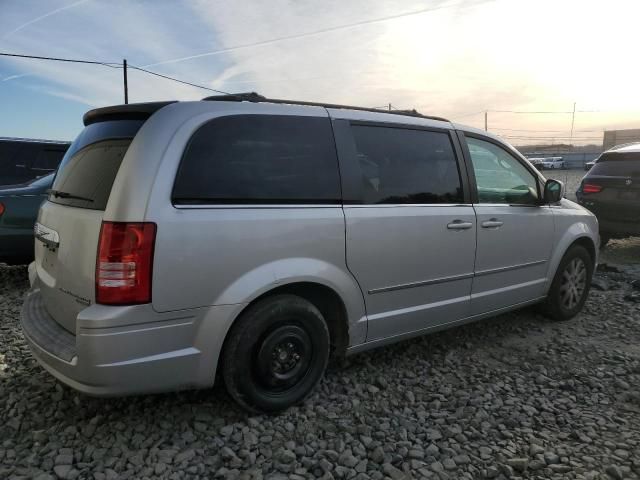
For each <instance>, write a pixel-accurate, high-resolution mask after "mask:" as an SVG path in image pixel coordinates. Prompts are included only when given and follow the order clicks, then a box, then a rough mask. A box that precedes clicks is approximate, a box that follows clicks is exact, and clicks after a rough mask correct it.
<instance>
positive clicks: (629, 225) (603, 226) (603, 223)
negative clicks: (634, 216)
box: [598, 217, 640, 237]
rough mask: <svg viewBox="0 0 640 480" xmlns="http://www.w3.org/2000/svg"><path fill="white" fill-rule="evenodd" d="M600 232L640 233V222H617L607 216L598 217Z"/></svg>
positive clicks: (626, 234)
mask: <svg viewBox="0 0 640 480" xmlns="http://www.w3.org/2000/svg"><path fill="white" fill-rule="evenodd" d="M598 222H599V223H600V232H602V233H603V234H605V233H606V234H608V235H611V236H614V237H615V236H616V235H619V236H630V235H640V222H617V221H615V220H608V219H606V218H602V217H598Z"/></svg>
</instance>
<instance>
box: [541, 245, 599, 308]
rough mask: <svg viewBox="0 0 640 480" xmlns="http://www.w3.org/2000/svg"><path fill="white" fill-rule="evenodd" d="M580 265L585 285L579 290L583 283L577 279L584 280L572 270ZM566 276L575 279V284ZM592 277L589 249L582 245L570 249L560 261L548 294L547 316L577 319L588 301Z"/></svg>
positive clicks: (591, 261)
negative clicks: (580, 284)
mask: <svg viewBox="0 0 640 480" xmlns="http://www.w3.org/2000/svg"><path fill="white" fill-rule="evenodd" d="M580 264H581V265H582V266H583V269H584V285H583V287H582V289H580V288H579V283H581V282H579V283H578V282H577V278H578V277H580V278H582V275H580V274H578V273H576V274H575V276H573V275H574V274H573V273H572V272H575V271H576V270H572V268H573V267H575V266H576V265H580ZM578 270H579V268H578ZM566 275H568V276H569V277H572V278H573V279H574V281H573V283H572V282H571V280H569V279H568V278H567V277H566ZM592 276H593V259H592V258H591V255H589V252H588V251H587V249H586V248H584V247H582V246H580V245H574V246H573V247H571V248H569V250H568V251H567V253H565V254H564V257H563V258H562V260H561V261H560V265H558V270H557V271H556V274H555V277H554V278H553V282H552V283H551V288H549V293H548V294H547V300H546V302H545V305H544V307H545V308H544V310H545V313H546V314H547V316H549V317H550V318H552V319H553V320H569V319H570V318H573V317H575V316H576V315H577V314H578V313H579V312H580V310H582V307H583V306H584V303H585V302H586V301H587V296H588V295H589V288H590V287H591V277H592ZM568 284H571V286H568ZM572 292H573V294H572Z"/></svg>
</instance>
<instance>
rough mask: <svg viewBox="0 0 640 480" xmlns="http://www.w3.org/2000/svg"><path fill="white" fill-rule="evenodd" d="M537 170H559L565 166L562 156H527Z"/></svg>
mask: <svg viewBox="0 0 640 480" xmlns="http://www.w3.org/2000/svg"><path fill="white" fill-rule="evenodd" d="M527 160H529V162H530V163H531V165H533V166H534V167H536V168H537V169H538V170H560V169H564V168H565V163H564V158H563V157H527Z"/></svg>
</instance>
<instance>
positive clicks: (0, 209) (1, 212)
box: [0, 202, 4, 217]
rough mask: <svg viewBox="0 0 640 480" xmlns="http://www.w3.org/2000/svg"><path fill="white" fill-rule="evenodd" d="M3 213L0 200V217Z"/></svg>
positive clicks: (2, 204)
mask: <svg viewBox="0 0 640 480" xmlns="http://www.w3.org/2000/svg"><path fill="white" fill-rule="evenodd" d="M3 213H4V203H2V202H0V217H1V216H2V214H3Z"/></svg>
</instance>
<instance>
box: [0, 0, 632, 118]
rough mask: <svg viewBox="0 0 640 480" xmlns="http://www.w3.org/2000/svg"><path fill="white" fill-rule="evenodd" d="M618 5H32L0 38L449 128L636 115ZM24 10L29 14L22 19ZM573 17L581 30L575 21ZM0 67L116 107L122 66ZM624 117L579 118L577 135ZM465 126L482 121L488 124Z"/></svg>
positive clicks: (70, 95) (184, 94)
mask: <svg viewBox="0 0 640 480" xmlns="http://www.w3.org/2000/svg"><path fill="white" fill-rule="evenodd" d="M43 4H44V3H41V4H39V5H43ZM612 4H615V8H614V7H611V8H607V9H604V8H601V6H598V5H599V3H598V2H597V1H595V0H584V1H581V2H576V1H569V2H554V1H553V0H537V1H534V0H522V1H520V2H513V1H510V0H478V1H464V2H463V1H459V0H458V1H456V0H431V1H425V0H407V1H405V2H401V3H398V2H384V1H382V0H351V1H349V2H344V1H343V0H324V1H323V2H313V1H311V0H295V1H294V0H271V1H270V2H262V1H258V0H246V1H243V2H229V1H210V0H192V1H190V2H179V3H178V2H158V1H150V0H138V1H136V2H130V1H126V0H114V1H110V2H89V1H86V2H75V3H71V4H69V5H66V6H62V7H60V8H58V9H55V10H52V11H50V12H48V13H45V14H44V15H43V14H42V10H43V9H42V8H40V7H39V5H38V4H36V7H38V9H37V11H36V10H35V9H34V8H33V6H31V4H24V5H27V6H24V5H18V4H17V3H15V4H11V3H9V4H7V5H6V6H5V5H3V15H2V18H0V28H3V29H4V30H7V31H8V33H7V34H5V35H4V37H3V38H2V50H4V51H12V52H20V53H23V52H24V53H28V54H36V55H38V54H46V55H51V56H59V57H71V58H86V59H91V60H99V61H106V62H120V61H121V60H122V59H123V58H127V60H128V62H129V64H130V65H137V66H145V65H146V66H148V65H151V67H149V68H150V69H151V70H154V71H157V72H158V73H161V74H164V75H169V76H174V77H177V78H180V79H184V80H186V81H189V82H193V83H197V84H202V85H206V86H208V87H210V88H214V89H217V90H222V91H230V92H242V91H250V90H255V91H257V92H259V93H262V94H264V95H266V96H270V97H275V98H293V99H300V100H317V101H325V102H330V103H346V104H358V105H364V106H375V105H384V104H387V103H389V102H391V103H392V104H393V105H394V106H395V107H397V108H417V109H418V110H420V111H423V112H425V113H431V114H436V115H442V116H448V117H451V118H456V117H458V116H462V115H464V114H467V113H470V112H481V111H484V110H513V109H521V110H540V109H544V110H567V109H570V108H571V106H572V104H573V102H574V101H577V102H578V108H579V109H581V108H582V109H627V110H632V109H636V110H640V100H638V99H637V98H639V97H637V96H636V95H635V90H636V88H635V84H634V83H633V82H634V79H635V78H637V75H636V72H635V70H636V67H635V65H634V64H633V62H628V58H627V56H628V49H624V48H618V47H619V45H633V44H634V42H635V39H634V38H633V32H634V31H635V25H634V24H633V22H634V19H635V18H637V15H636V14H637V13H640V3H638V4H637V5H636V3H633V4H630V3H628V2H627V3H626V4H625V3H624V2H622V1H618V0H612ZM623 4H624V5H625V7H624V8H623V7H622V5H623ZM72 7H78V8H72ZM29 8H31V11H28V12H27V13H28V15H27V17H26V18H31V20H29V21H27V22H25V21H24V10H27V9H29ZM549 11H553V12H554V13H553V15H554V16H553V18H552V19H550V18H549V16H548V12H549ZM577 11H579V12H580V18H581V20H580V22H574V21H573V19H574V17H575V14H576V12H577ZM621 12H624V14H622V13H621ZM52 15H55V16H54V17H52V18H51V19H50V20H52V21H48V20H49V19H48V17H51V16H52ZM18 18H22V20H17V19H18ZM53 20H55V21H53ZM9 22H11V23H12V25H11V27H9V26H8V23H9ZM14 24H18V27H15V25H14ZM541 25H548V28H541ZM556 27H557V28H556ZM594 32H597V34H594ZM604 58H606V59H607V64H611V65H625V68H626V69H627V70H626V73H625V75H611V73H610V72H611V69H608V68H605V67H606V66H607V65H604V64H601V62H600V61H599V59H604ZM0 65H2V66H6V67H11V68H7V69H6V70H4V71H6V75H8V76H9V77H12V79H13V80H14V82H15V84H16V85H18V86H24V87H25V88H29V89H37V90H38V91H42V92H46V93H47V94H51V95H55V96H58V97H61V98H66V99H69V100H70V101H73V102H81V103H83V104H85V105H87V106H101V105H106V104H114V103H120V102H122V98H123V92H122V71H121V70H119V69H109V68H105V67H100V66H82V65H70V64H59V63H46V62H39V61H33V62H31V61H26V60H19V59H0ZM11 74H16V75H28V78H24V79H23V78H22V77H17V76H14V75H11ZM12 85H14V84H12ZM129 85H130V92H129V93H130V100H131V101H150V100H162V99H198V98H202V97H203V96H206V95H208V94H209V93H208V92H206V91H204V90H201V89H198V88H194V87H189V86H186V85H180V84H177V83H174V82H171V81H168V80H165V79H161V78H157V77H152V76H150V75H146V74H144V73H142V72H137V71H135V70H130V71H129ZM14 86H15V85H14ZM616 118H618V117H615V115H613V114H611V115H608V114H607V115H605V114H604V113H603V114H597V115H596V114H594V115H591V116H588V115H586V114H584V115H581V116H578V117H577V121H576V129H578V128H588V127H589V126H591V125H594V126H595V125H598V126H600V125H602V126H604V125H606V124H613V123H615V121H617V120H616ZM621 118H622V117H621ZM624 118H625V121H627V120H628V119H627V117H624ZM463 121H466V122H468V123H472V124H473V125H476V126H481V125H482V123H483V115H482V114H479V115H475V116H468V117H465V118H464V119H463ZM489 122H490V125H491V124H493V125H494V126H495V127H496V128H497V127H503V128H546V129H567V128H569V123H568V122H567V121H566V118H565V116H561V115H557V116H551V117H547V118H540V117H534V116H528V117H527V116H519V117H514V116H509V115H508V114H500V115H499V114H492V115H490V118H489ZM542 125H545V127H542Z"/></svg>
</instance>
